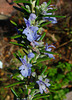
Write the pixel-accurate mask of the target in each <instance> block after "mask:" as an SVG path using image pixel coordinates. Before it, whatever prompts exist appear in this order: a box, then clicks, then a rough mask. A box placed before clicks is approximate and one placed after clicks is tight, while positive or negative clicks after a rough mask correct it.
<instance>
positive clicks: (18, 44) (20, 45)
mask: <svg viewBox="0 0 72 100" xmlns="http://www.w3.org/2000/svg"><path fill="white" fill-rule="evenodd" d="M10 43H12V44H14V45H18V46H22V47H24V45H23V44H18V43H16V42H10Z"/></svg>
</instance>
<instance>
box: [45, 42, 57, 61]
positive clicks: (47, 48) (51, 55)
mask: <svg viewBox="0 0 72 100" xmlns="http://www.w3.org/2000/svg"><path fill="white" fill-rule="evenodd" d="M50 47H54V48H55V46H53V45H49V46H48V44H47V43H46V47H45V50H46V51H50V52H51V50H52V48H50ZM45 54H46V55H48V56H49V58H53V59H55V57H54V56H53V54H50V53H45Z"/></svg>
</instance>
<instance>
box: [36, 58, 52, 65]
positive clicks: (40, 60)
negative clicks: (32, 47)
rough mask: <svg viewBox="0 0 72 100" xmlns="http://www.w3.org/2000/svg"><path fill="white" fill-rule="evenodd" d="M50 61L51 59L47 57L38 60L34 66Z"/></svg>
mask: <svg viewBox="0 0 72 100" xmlns="http://www.w3.org/2000/svg"><path fill="white" fill-rule="evenodd" d="M50 59H52V58H49V57H43V58H38V59H37V63H36V64H38V63H40V62H43V61H46V60H50Z"/></svg>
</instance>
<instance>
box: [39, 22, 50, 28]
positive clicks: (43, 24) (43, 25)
mask: <svg viewBox="0 0 72 100" xmlns="http://www.w3.org/2000/svg"><path fill="white" fill-rule="evenodd" d="M51 22H52V21H49V22H47V23H44V24H41V25H40V26H41V27H43V26H45V25H48V24H50V23H51Z"/></svg>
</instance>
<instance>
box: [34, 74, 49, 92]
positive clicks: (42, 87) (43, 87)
mask: <svg viewBox="0 0 72 100" xmlns="http://www.w3.org/2000/svg"><path fill="white" fill-rule="evenodd" d="M48 82H49V79H47V78H46V79H45V80H44V81H43V78H42V76H40V77H39V81H36V83H37V84H38V85H39V90H40V93H41V94H42V93H43V91H44V92H47V90H46V87H49V86H50V84H49V83H48Z"/></svg>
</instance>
